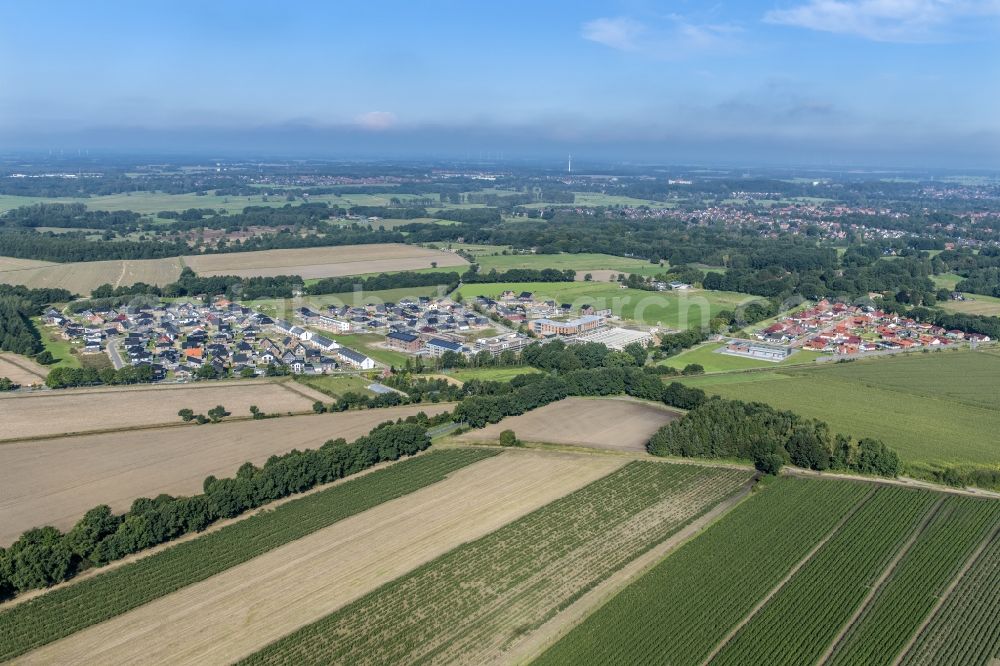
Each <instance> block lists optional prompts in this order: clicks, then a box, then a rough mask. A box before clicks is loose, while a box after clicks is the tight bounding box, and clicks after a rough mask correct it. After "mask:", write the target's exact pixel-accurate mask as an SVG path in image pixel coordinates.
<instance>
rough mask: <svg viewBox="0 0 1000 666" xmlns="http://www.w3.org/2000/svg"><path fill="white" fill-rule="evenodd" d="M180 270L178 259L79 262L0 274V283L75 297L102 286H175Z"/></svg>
mask: <svg viewBox="0 0 1000 666" xmlns="http://www.w3.org/2000/svg"><path fill="white" fill-rule="evenodd" d="M181 268H182V264H181V260H180V259H179V258H177V257H170V258H167V259H129V260H119V259H114V260H110V261H80V262H72V263H65V264H48V265H45V266H39V267H35V268H21V269H15V270H0V282H6V283H8V284H23V285H24V286H26V287H30V288H32V289H41V288H57V289H67V290H69V291H70V292H72V293H74V294H80V295H83V296H89V295H90V292H91V291H93V290H94V289H95V288H96V287H99V286H101V285H102V284H110V285H111V286H113V287H120V286H127V285H130V284H133V283H135V282H145V283H146V284H155V285H158V286H163V285H165V284H169V283H171V282H175V281H176V280H177V278H179V277H180V275H181Z"/></svg>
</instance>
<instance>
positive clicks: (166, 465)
mask: <svg viewBox="0 0 1000 666" xmlns="http://www.w3.org/2000/svg"><path fill="white" fill-rule="evenodd" d="M229 404H230V401H227V402H226V405H227V406H228V405H229ZM451 407H452V405H451V404H449V403H441V404H438V405H408V406H405V407H391V408H387V409H372V410H364V411H357V412H340V413H335V414H321V415H314V414H310V415H306V416H295V417H286V418H279V419H265V420H262V421H251V420H248V421H237V422H232V423H219V424H213V425H204V426H193V425H192V426H182V427H176V428H156V429H149V430H143V431H140V432H128V431H123V432H114V433H107V434H95V435H82V436H79V437H59V438H53V439H46V440H33V441H24V442H12V443H9V444H0V515H3V517H4V520H3V521H2V523H0V546H6V545H8V544H10V543H12V542H13V541H14V540H15V539H17V537H19V536H20V535H21V533H22V532H24V531H25V530H27V529H30V528H32V527H36V526H39V525H53V526H55V527H58V528H60V529H64V530H65V529H68V528H70V527H72V526H73V524H74V523H75V522H76V521H77V520H79V518H80V517H81V516H82V515H83V514H84V512H86V511H87V510H88V509H90V508H92V507H94V506H97V505H98V504H108V505H110V506H111V508H112V509H113V510H115V511H124V510H126V509H128V507H129V506H130V505H131V503H132V501H133V500H134V499H136V498H137V497H156V495H158V494H160V493H168V494H171V495H191V494H196V493H200V492H201V491H202V483H203V482H204V480H205V477H206V476H208V475H210V474H213V475H215V476H218V477H224V476H232V475H233V474H235V473H236V470H237V469H238V468H239V466H240V465H242V464H243V463H245V462H247V461H250V462H253V463H254V464H257V465H259V464H262V463H263V462H264V461H266V460H267V459H268V458H269V457H270V456H272V455H275V454H282V453H286V452H288V451H290V450H292V449H308V448H316V447H318V446H321V445H322V444H323V443H324V442H326V441H327V440H329V439H336V438H337V437H343V438H345V439H347V440H348V441H351V440H353V439H356V438H357V437H360V436H361V435H364V434H367V433H368V432H369V431H370V430H371V429H372V428H374V427H375V426H376V425H378V424H379V423H382V422H383V421H388V420H395V419H397V418H403V417H406V416H410V415H413V414H416V413H417V412H420V411H424V412H426V413H427V414H436V413H438V412H441V411H445V410H447V409H450V408H451ZM175 412H176V410H175ZM178 420H179V419H178Z"/></svg>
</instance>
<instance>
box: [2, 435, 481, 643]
mask: <svg viewBox="0 0 1000 666" xmlns="http://www.w3.org/2000/svg"><path fill="white" fill-rule="evenodd" d="M496 454H497V452H496V451H495V450H489V449H475V450H474V449H451V450H447V451H434V452H431V453H427V454H423V455H419V456H417V457H415V458H412V459H409V460H404V461H400V462H398V463H395V464H392V465H389V466H387V467H384V468H382V469H379V470H375V471H373V472H370V473H364V474H362V475H360V476H358V477H348V478H345V479H340V480H338V481H336V482H334V483H333V484H331V485H330V486H329V487H327V488H326V489H323V490H320V491H318V492H314V493H311V494H308V495H306V496H304V497H300V498H297V499H294V500H291V501H285V502H280V503H278V506H276V507H275V508H273V509H272V510H266V511H261V512H259V513H257V514H255V515H253V516H250V517H248V518H245V519H242V520H239V521H237V522H235V523H232V524H230V525H227V526H226V527H223V528H221V529H219V530H216V531H212V532H209V533H208V534H206V535H204V536H202V537H199V538H197V539H193V540H190V541H185V542H182V543H178V544H173V545H170V546H169V547H167V548H165V549H163V550H160V551H159V552H156V553H155V554H152V555H150V556H148V557H145V558H142V559H139V560H138V561H135V562H132V563H130V564H125V565H122V566H116V567H113V568H110V569H109V570H107V571H104V572H102V573H98V574H97V575H96V576H92V577H90V578H87V579H84V580H81V581H79V582H76V583H72V582H71V583H70V584H69V585H66V586H63V587H60V588H57V589H55V590H52V591H51V592H48V593H46V594H43V595H42V596H39V597H36V598H34V599H31V600H30V601H26V602H24V603H20V604H17V605H15V606H13V607H12V608H5V607H4V606H2V605H0V661H6V660H9V659H11V658H13V657H16V656H18V655H21V654H24V653H25V652H27V651H29V650H31V649H33V648H36V647H39V646H41V645H45V644H47V643H51V642H52V641H55V640H57V639H59V638H62V637H64V636H68V635H70V634H72V633H74V632H77V631H80V630H82V629H84V628H86V627H89V626H91V625H96V624H98V623H100V622H103V621H105V620H108V619H110V618H113V617H116V616H118V615H120V614H122V613H125V612H126V611H129V610H131V609H133V608H137V607H139V606H141V605H143V604H145V603H148V602H150V601H152V600H154V599H158V598H160V597H163V596H165V595H167V594H170V593H171V592H174V591H175V590H179V589H182V588H184V587H186V586H189V585H192V584H194V583H197V582H198V581H202V580H205V579H206V578H209V577H211V576H213V575H215V574H217V573H219V572H222V571H225V570H227V569H229V568H231V567H234V566H236V565H238V564H241V563H243V562H247V561H249V560H252V559H253V558H255V557H257V556H258V555H261V554H263V553H267V552H269V551H271V550H273V549H275V548H278V547H279V546H282V545H284V544H287V543H291V542H293V541H295V540H297V539H300V538H302V537H304V536H306V535H309V534H312V533H314V532H316V531H318V530H321V529H324V528H326V527H329V526H331V525H334V524H335V523H337V522H338V521H341V520H343V519H345V518H348V517H350V516H353V515H356V514H358V513H361V512H363V511H366V510H368V509H370V508H372V507H375V506H378V505H379V504H381V503H383V502H387V501H389V500H392V499H395V498H399V497H403V496H404V495H406V494H408V493H411V492H413V491H415V490H418V489H420V488H423V487H425V486H428V485H430V484H434V483H437V482H439V481H442V480H444V479H445V478H446V477H447V476H448V475H449V474H451V473H452V472H454V471H456V470H458V469H461V468H462V467H465V466H466V465H471V464H473V463H476V462H479V461H481V460H485V459H487V458H490V457H491V456H494V455H496Z"/></svg>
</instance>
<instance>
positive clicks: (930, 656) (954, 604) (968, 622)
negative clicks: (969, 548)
mask: <svg viewBox="0 0 1000 666" xmlns="http://www.w3.org/2000/svg"><path fill="white" fill-rule="evenodd" d="M997 618H1000V532H994V533H993V536H992V539H991V540H990V543H989V544H987V547H986V548H985V549H984V550H983V551H982V553H980V554H979V557H977V558H976V561H975V562H974V563H972V566H971V567H970V568H969V570H968V571H967V572H965V574H964V575H963V576H962V578H961V580H960V581H959V582H958V585H956V586H955V588H954V589H953V590H952V591H951V593H950V594H949V595H948V596H947V597H946V599H945V600H944V604H943V605H942V606H941V607H940V609H939V610H938V611H937V612H936V613H935V615H934V617H933V618H932V619H931V621H930V622H929V623H928V624H927V626H926V627H925V628H924V630H923V631H922V632H921V633H920V635H919V637H918V638H917V640H916V641H915V642H914V644H913V646H912V648H911V649H910V650H909V651H908V652H907V653H906V655H905V657H904V658H903V660H902V662H901V663H903V664H906V665H907V666H910V665H911V664H912V665H917V664H920V665H923V664H933V665H938V664H941V665H944V664H970V665H975V666H986V665H987V664H991V665H993V664H996V663H997V659H998V658H1000V622H998V621H997Z"/></svg>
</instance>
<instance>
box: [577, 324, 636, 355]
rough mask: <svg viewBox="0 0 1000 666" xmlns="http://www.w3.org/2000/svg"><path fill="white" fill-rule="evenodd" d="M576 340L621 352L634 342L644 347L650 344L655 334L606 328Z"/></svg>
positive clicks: (578, 337)
mask: <svg viewBox="0 0 1000 666" xmlns="http://www.w3.org/2000/svg"><path fill="white" fill-rule="evenodd" d="M575 340H576V341H577V342H600V343H601V344H603V345H605V346H607V347H608V348H609V349H617V350H618V351H621V350H623V349H625V347H626V346H627V345H630V344H632V343H633V342H638V343H640V344H642V345H647V344H649V343H650V342H652V340H653V334H652V333H647V332H646V331H632V330H629V329H627V328H604V329H600V330H597V331H591V332H589V333H584V334H583V335H579V336H577V337H576V338H575Z"/></svg>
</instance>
